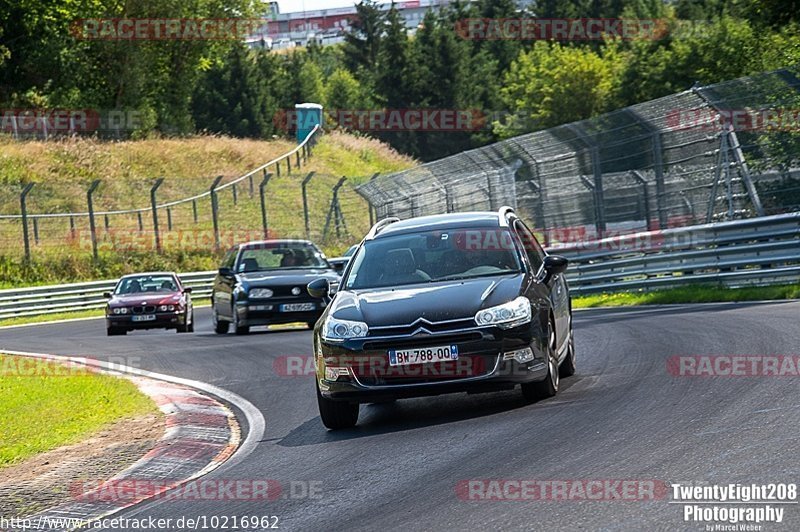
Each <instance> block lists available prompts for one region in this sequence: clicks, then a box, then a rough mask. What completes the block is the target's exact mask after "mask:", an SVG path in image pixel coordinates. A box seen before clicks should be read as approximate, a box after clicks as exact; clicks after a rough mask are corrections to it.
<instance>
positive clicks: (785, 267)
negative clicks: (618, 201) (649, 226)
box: [548, 212, 800, 294]
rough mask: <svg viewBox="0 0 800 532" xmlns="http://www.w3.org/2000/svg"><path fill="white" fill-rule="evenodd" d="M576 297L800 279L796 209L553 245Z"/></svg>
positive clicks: (799, 221) (799, 219) (799, 215)
mask: <svg viewBox="0 0 800 532" xmlns="http://www.w3.org/2000/svg"><path fill="white" fill-rule="evenodd" d="M548 251H549V252H551V253H556V254H559V255H563V256H565V257H567V258H569V259H570V268H569V270H568V273H567V279H568V280H569V282H570V286H571V287H572V291H573V293H575V294H589V293H597V292H615V291H623V290H638V289H645V290H646V289H650V288H667V287H674V286H679V285H687V284H693V283H705V284H714V285H720V286H729V287H735V286H744V285H769V284H781V283H795V282H799V281H800V212H797V213H792V214H780V215H775V216H764V217H760V218H750V219H747V220H738V221H732V222H722V223H715V224H704V225H695V226H690V227H681V228H676V229H666V230H663V231H648V232H643V233H636V234H630V235H621V236H617V237H613V238H605V239H602V240H596V241H591V242H582V243H577V244H566V245H556V246H552V247H550V248H549V249H548Z"/></svg>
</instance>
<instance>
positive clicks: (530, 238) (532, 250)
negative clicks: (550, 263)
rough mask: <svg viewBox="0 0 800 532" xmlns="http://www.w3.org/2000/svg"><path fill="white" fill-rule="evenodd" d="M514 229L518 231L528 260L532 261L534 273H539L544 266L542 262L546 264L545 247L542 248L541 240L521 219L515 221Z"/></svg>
mask: <svg viewBox="0 0 800 532" xmlns="http://www.w3.org/2000/svg"><path fill="white" fill-rule="evenodd" d="M514 229H515V230H516V231H517V235H519V239H520V240H521V241H522V245H523V247H524V248H525V254H526V255H527V256H528V261H529V262H530V263H531V269H532V270H533V273H537V272H538V271H539V269H540V268H541V267H542V264H544V256H545V254H544V249H542V246H541V245H540V244H539V241H538V240H536V237H535V236H534V235H533V233H532V232H531V231H530V229H528V228H527V226H525V224H524V223H522V222H521V221H520V220H517V221H516V222H514Z"/></svg>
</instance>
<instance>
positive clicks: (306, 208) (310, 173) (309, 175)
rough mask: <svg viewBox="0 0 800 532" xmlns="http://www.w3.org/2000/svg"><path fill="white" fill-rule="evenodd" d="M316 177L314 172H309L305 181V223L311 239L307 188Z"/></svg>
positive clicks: (307, 233) (307, 235)
mask: <svg viewBox="0 0 800 532" xmlns="http://www.w3.org/2000/svg"><path fill="white" fill-rule="evenodd" d="M312 177H314V172H309V174H308V175H307V176H306V177H305V178H304V179H303V185H302V188H303V221H304V222H305V228H306V238H311V237H310V236H309V235H310V234H311V225H310V223H309V220H308V194H307V192H306V187H307V186H308V183H309V182H310V181H311V178H312Z"/></svg>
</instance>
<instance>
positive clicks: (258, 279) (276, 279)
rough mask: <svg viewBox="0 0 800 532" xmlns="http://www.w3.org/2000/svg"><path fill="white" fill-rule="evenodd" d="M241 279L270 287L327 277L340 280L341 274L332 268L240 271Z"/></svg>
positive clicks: (247, 282) (243, 281)
mask: <svg viewBox="0 0 800 532" xmlns="http://www.w3.org/2000/svg"><path fill="white" fill-rule="evenodd" d="M237 277H238V278H239V281H240V282H242V283H243V284H246V285H247V286H249V287H255V288H258V287H262V286H264V287H269V286H288V285H292V286H301V285H302V286H305V285H307V284H308V283H310V282H311V281H313V280H314V279H319V278H320V277H327V278H328V279H330V280H338V279H339V276H338V275H336V273H335V272H333V271H331V270H327V269H324V268H320V269H313V270H282V271H281V270H278V271H270V272H251V273H240V274H238V275H237Z"/></svg>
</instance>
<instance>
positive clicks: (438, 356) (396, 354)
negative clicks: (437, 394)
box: [389, 345, 458, 366]
mask: <svg viewBox="0 0 800 532" xmlns="http://www.w3.org/2000/svg"><path fill="white" fill-rule="evenodd" d="M445 360H458V346H455V345H440V346H436V347H421V348H419V349H392V350H390V351H389V365H390V366H410V365H412V364H425V363H427V362H444V361H445Z"/></svg>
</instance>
